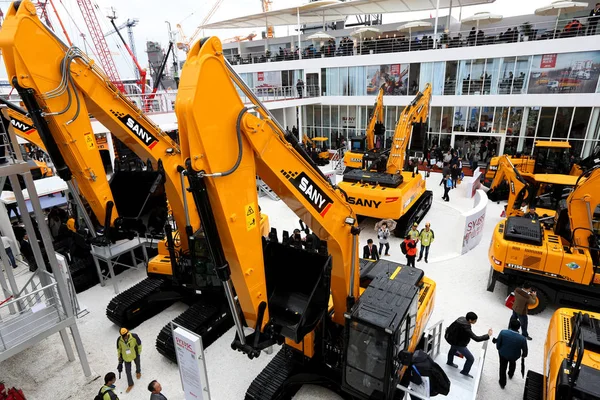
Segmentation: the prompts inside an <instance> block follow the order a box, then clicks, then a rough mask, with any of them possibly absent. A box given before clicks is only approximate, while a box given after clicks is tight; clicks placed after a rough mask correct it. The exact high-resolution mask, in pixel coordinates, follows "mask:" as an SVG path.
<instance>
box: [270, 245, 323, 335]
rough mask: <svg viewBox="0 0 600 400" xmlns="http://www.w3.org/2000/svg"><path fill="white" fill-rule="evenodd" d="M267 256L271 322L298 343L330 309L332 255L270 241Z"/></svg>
mask: <svg viewBox="0 0 600 400" xmlns="http://www.w3.org/2000/svg"><path fill="white" fill-rule="evenodd" d="M264 258H265V277H266V283H267V295H268V299H269V315H270V317H271V320H270V322H271V323H272V324H273V326H274V327H275V328H276V329H277V330H279V332H280V333H281V334H282V335H283V336H285V337H287V338H289V339H292V340H294V341H295V342H296V343H299V342H300V341H301V340H302V339H303V338H304V336H305V335H306V334H307V333H309V332H311V331H312V330H313V329H314V328H315V326H316V325H317V324H318V323H319V321H320V320H321V318H322V317H323V315H324V313H325V312H327V305H328V303H329V291H330V281H331V256H328V255H323V254H319V253H315V252H311V251H306V250H302V249H299V248H295V247H291V246H288V245H285V244H281V243H278V242H271V241H269V242H267V243H266V246H265V250H264Z"/></svg>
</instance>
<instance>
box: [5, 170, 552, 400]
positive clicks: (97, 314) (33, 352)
mask: <svg viewBox="0 0 600 400" xmlns="http://www.w3.org/2000/svg"><path fill="white" fill-rule="evenodd" d="M439 179H440V175H439V174H432V176H431V178H430V179H428V180H427V183H428V188H429V189H431V190H433V191H434V204H433V207H432V209H431V211H430V212H429V214H428V215H427V217H426V220H428V221H430V222H431V226H432V229H433V230H434V231H435V235H436V239H435V242H434V243H433V245H432V247H431V255H430V259H429V263H428V264H425V263H423V262H421V263H418V264H417V267H419V268H422V269H423V270H425V272H426V274H427V275H428V276H429V277H431V278H432V279H434V280H435V281H436V282H437V285H438V286H437V297H436V306H435V311H434V314H433V315H432V318H431V321H430V323H434V322H436V321H438V320H440V319H444V320H445V322H446V324H447V323H449V322H451V321H452V320H454V319H455V318H457V317H458V316H461V315H464V314H465V313H466V312H468V311H474V312H476V313H477V314H478V315H479V321H478V323H477V324H476V325H475V326H474V330H475V332H476V333H477V334H482V333H484V332H485V331H487V329H488V328H490V327H491V328H493V329H494V334H496V333H497V332H499V330H501V329H503V328H505V327H506V324H507V323H508V319H509V315H510V311H509V310H508V309H506V308H505V307H504V305H503V302H504V297H505V289H504V287H503V286H502V285H497V288H496V292H495V293H489V292H487V291H486V290H485V287H486V282H487V277H488V272H489V264H488V261H487V249H488V244H489V237H490V236H491V231H492V229H493V228H494V226H495V225H496V224H497V222H498V221H500V213H501V208H502V207H501V205H498V204H495V203H490V204H489V206H488V212H487V216H486V222H485V233H484V239H483V241H482V242H481V244H480V245H479V246H477V247H476V248H475V249H473V250H472V251H471V252H470V253H468V254H466V255H464V256H459V255H458V253H457V252H456V250H454V249H455V248H456V241H457V240H462V239H461V237H460V236H461V233H462V232H461V231H460V228H459V227H457V226H456V222H457V220H458V215H459V213H460V212H461V211H464V210H466V209H469V208H470V207H472V205H473V203H472V200H471V199H466V198H465V197H464V195H463V190H462V188H461V187H460V186H459V188H458V189H457V190H453V191H451V192H450V198H451V201H450V202H449V203H445V202H443V201H442V200H441V196H442V188H441V187H440V186H439V185H438V183H439ZM261 207H262V210H263V212H266V213H268V215H269V218H270V221H271V225H272V226H274V227H277V228H278V229H279V231H281V230H283V229H287V230H289V231H291V230H293V229H294V228H295V227H297V220H298V219H297V217H295V215H294V214H293V213H291V211H289V210H288V209H287V208H286V207H285V205H284V204H283V202H281V201H280V202H274V201H271V200H268V199H265V198H261ZM375 222H376V221H375V220H366V221H363V222H362V224H361V226H362V227H363V232H362V233H361V243H366V239H367V238H369V237H371V238H375V232H374V230H373V225H374V223H375ZM399 244H400V241H399V239H396V238H392V240H391V250H390V253H391V256H390V257H389V258H390V259H391V260H394V261H398V262H404V257H403V256H402V253H401V252H400V248H399ZM24 269H25V267H19V271H18V272H20V273H21V274H23V275H26V274H27V273H28V272H27V273H26V272H25V271H24ZM144 276H145V273H144V272H143V271H127V272H124V273H123V274H121V275H119V276H118V277H117V279H119V286H120V288H121V289H125V288H127V287H129V286H131V285H133V284H135V283H136V282H138V281H140V280H141V279H143V277H144ZM20 278H21V279H22V277H20ZM113 296H114V293H113V288H112V285H110V283H109V284H108V285H107V286H105V287H100V286H96V287H94V288H92V289H90V290H88V291H86V292H84V293H82V294H81V295H80V296H79V299H80V302H81V303H82V304H84V305H85V306H87V308H88V309H89V311H90V314H88V315H87V316H85V317H84V318H82V319H81V320H80V321H79V327H80V331H81V334H82V336H83V340H84V345H85V348H86V352H87V357H88V359H89V362H90V365H91V367H92V370H93V376H92V378H91V379H88V378H85V377H84V376H83V373H82V370H81V368H80V365H79V363H78V361H76V362H68V360H67V358H66V355H65V352H64V349H63V347H62V343H61V340H60V336H59V335H55V336H53V337H51V338H49V339H47V340H45V341H44V342H42V343H39V344H38V345H36V346H34V347H33V348H30V349H29V350H27V351H25V352H23V353H21V354H19V355H17V356H14V357H12V358H11V359H9V360H6V361H4V362H2V363H0V381H4V382H5V383H6V384H7V385H9V386H16V387H20V388H22V389H23V390H24V393H25V395H26V396H27V399H28V400H37V399H39V400H46V399H91V398H93V397H94V396H95V394H96V393H97V391H98V388H99V387H100V385H101V383H102V382H101V380H102V378H101V377H103V376H104V374H105V373H107V372H109V371H115V369H116V366H117V357H116V351H115V342H116V338H117V336H118V328H117V327H116V326H114V325H113V324H112V323H111V322H110V321H108V320H107V319H106V316H105V308H106V305H107V304H108V302H109V301H110V299H111V298H112V297H113ZM184 309H185V306H184V305H183V304H175V305H174V306H172V307H170V308H169V309H167V310H166V311H164V312H162V313H161V314H159V315H158V316H156V317H154V318H152V319H151V320H149V321H147V322H145V323H144V324H142V325H141V326H140V327H138V328H137V329H136V330H135V332H136V333H138V334H139V335H140V337H141V339H142V341H143V344H144V351H143V354H142V372H143V376H142V379H141V380H139V381H137V384H136V386H135V388H134V389H133V391H132V392H130V393H128V394H126V393H124V390H125V388H126V385H127V383H126V380H125V377H124V376H123V379H121V380H119V381H117V387H118V395H119V398H120V399H122V400H123V399H131V400H138V399H139V400H141V399H144V400H146V399H148V398H149V392H148V391H147V389H146V386H147V384H148V383H149V382H150V381H151V380H152V379H158V380H159V381H160V382H161V383H162V386H163V392H164V394H165V395H166V396H167V397H168V398H169V399H171V400H173V399H183V391H182V389H181V383H180V379H179V373H178V370H177V367H176V366H175V365H174V364H171V363H170V362H169V361H167V360H165V359H164V358H163V357H162V356H161V355H159V354H158V353H157V352H156V350H155V347H154V342H155V339H156V336H157V334H158V332H159V331H160V329H161V328H162V327H163V325H165V324H166V323H167V322H168V321H169V320H171V319H173V318H175V317H176V316H177V315H178V314H179V313H180V312H182V311H183V310H184ZM552 312H553V310H552V309H548V310H546V311H545V312H544V313H542V314H541V315H536V316H531V317H530V318H529V324H530V328H529V331H530V335H531V336H532V337H533V338H534V340H533V341H531V342H529V345H530V356H529V357H528V358H527V368H531V369H533V370H536V371H541V370H542V360H543V345H544V340H545V335H546V329H547V327H548V320H549V317H550V315H551V313H552ZM233 336H234V332H233V330H230V331H229V332H227V334H225V335H224V336H223V337H221V338H220V339H219V340H218V341H216V342H215V343H214V344H213V345H211V346H210V347H209V348H208V349H207V350H206V360H207V365H208V376H209V383H210V391H211V394H212V398H213V399H218V400H221V399H223V400H227V399H242V398H243V396H244V393H245V391H246V388H247V387H248V385H249V384H250V382H251V381H252V380H253V379H254V377H255V376H256V375H257V374H258V373H259V372H260V371H261V370H262V368H263V367H264V366H265V365H266V364H267V363H268V361H269V360H270V358H271V357H272V356H269V355H266V354H263V355H261V356H260V357H259V358H258V359H255V360H252V361H250V360H249V359H248V358H247V357H246V356H244V355H243V354H241V353H238V352H235V351H233V350H231V348H230V343H231V341H232V339H233ZM470 347H471V348H472V349H473V350H475V349H477V348H479V346H475V345H472V346H470ZM447 350H448V346H444V345H443V348H442V353H444V352H445V351H447ZM474 355H475V357H476V358H477V356H478V354H476V352H475V354H474ZM461 362H462V360H461ZM497 371H498V355H497V352H496V351H495V348H494V347H493V345H492V344H491V343H490V347H489V349H488V357H487V359H486V362H485V367H484V371H483V376H482V382H481V387H480V390H479V396H478V398H479V399H482V400H483V399H485V400H496V399H497V400H501V399H502V400H503V399H504V398H513V399H516V398H520V397H521V396H522V390H523V384H524V380H523V379H522V378H521V376H520V374H519V373H517V374H516V375H515V378H514V379H513V380H512V381H509V382H508V385H507V386H506V389H504V390H501V389H500V387H499V386H498V377H497V375H498V373H497ZM465 379H466V378H465ZM457 389H458V387H457ZM295 398H296V399H315V398H318V399H338V398H339V397H338V396H336V395H334V394H332V393H330V392H328V391H327V390H325V389H321V388H318V387H304V388H302V389H301V390H300V392H299V393H298V395H297V396H296V397H295Z"/></svg>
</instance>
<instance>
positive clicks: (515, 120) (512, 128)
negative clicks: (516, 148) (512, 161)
mask: <svg viewBox="0 0 600 400" xmlns="http://www.w3.org/2000/svg"><path fill="white" fill-rule="evenodd" d="M522 121H523V107H511V108H510V113H509V118H508V126H507V128H506V135H507V136H519V135H520V134H521V123H522Z"/></svg>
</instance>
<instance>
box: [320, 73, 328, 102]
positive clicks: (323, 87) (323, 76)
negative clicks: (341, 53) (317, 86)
mask: <svg viewBox="0 0 600 400" xmlns="http://www.w3.org/2000/svg"><path fill="white" fill-rule="evenodd" d="M326 94H327V68H321V96H325V95H326Z"/></svg>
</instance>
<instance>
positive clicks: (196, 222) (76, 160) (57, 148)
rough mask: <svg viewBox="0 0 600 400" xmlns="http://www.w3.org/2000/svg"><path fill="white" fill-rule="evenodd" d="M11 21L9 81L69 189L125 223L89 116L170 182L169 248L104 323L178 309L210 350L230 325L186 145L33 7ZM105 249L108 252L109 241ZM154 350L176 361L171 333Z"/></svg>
mask: <svg viewBox="0 0 600 400" xmlns="http://www.w3.org/2000/svg"><path fill="white" fill-rule="evenodd" d="M32 11H33V12H32ZM5 17H6V18H5V20H4V24H3V27H2V30H1V31H0V48H1V49H2V54H3V60H4V63H5V66H6V70H7V73H8V76H9V80H10V82H11V84H12V85H13V86H14V87H15V89H16V90H17V92H18V93H19V95H20V97H21V99H22V101H23V103H24V104H25V106H26V108H27V111H28V116H29V117H30V118H31V120H32V121H33V124H34V126H35V127H36V129H37V131H38V133H39V134H40V137H41V138H42V141H43V143H44V146H45V148H46V150H47V151H48V154H49V155H50V158H51V159H52V161H53V163H54V165H55V167H56V170H57V173H58V175H59V176H60V177H61V178H62V179H63V180H65V181H67V182H70V181H71V179H72V178H74V179H75V180H76V181H77V186H78V188H79V191H80V192H81V195H82V196H83V197H84V198H85V199H87V200H88V202H89V204H90V206H91V208H92V210H93V212H94V214H95V215H96V216H97V218H98V220H99V221H104V226H105V227H106V226H115V224H116V223H118V222H119V221H121V220H122V219H121V218H118V217H119V215H118V209H115V208H114V205H115V201H114V197H113V194H112V191H111V189H110V186H109V184H108V181H107V179H106V176H105V173H104V168H103V165H102V161H101V159H100V155H99V152H98V150H97V148H96V146H95V141H94V136H93V135H94V133H93V131H92V129H91V123H90V118H89V115H92V116H93V117H94V118H96V119H97V120H98V121H100V122H101V123H102V124H103V125H104V126H105V127H107V128H108V129H109V130H110V132H111V133H112V134H113V135H114V136H115V137H117V138H118V139H119V140H120V141H121V142H123V143H124V144H125V145H126V146H127V147H129V148H130V149H131V150H132V151H133V152H134V153H135V154H136V155H137V156H138V157H140V158H141V159H143V160H150V161H151V163H152V165H153V167H155V169H156V170H157V171H158V172H159V173H160V176H161V177H162V180H163V181H164V187H165V192H166V196H167V200H168V202H169V206H170V208H171V210H172V214H171V215H172V217H173V220H174V221H173V222H172V223H168V224H166V225H165V234H166V239H165V240H163V241H161V242H159V244H158V253H159V254H158V255H157V256H156V257H154V258H153V259H152V260H150V262H149V263H148V267H147V272H148V278H147V279H145V280H143V281H142V282H140V283H138V284H137V285H135V286H133V287H132V288H130V289H128V290H126V291H124V292H122V293H121V294H119V295H117V296H116V297H115V298H114V299H112V300H111V301H110V303H109V304H108V306H107V317H108V318H109V319H110V320H111V321H113V322H114V323H116V324H117V325H119V326H124V327H127V328H132V327H134V326H136V325H138V324H139V323H141V322H143V321H145V320H146V319H148V318H150V317H152V316H154V315H156V314H157V313H159V312H161V311H162V310H163V309H164V308H166V307H168V306H169V305H170V304H172V303H173V302H175V301H177V300H182V301H184V302H186V303H188V304H190V305H191V306H190V308H189V309H188V310H187V311H186V312H184V313H183V314H182V315H180V316H179V317H178V318H177V319H176V320H175V322H177V323H178V324H180V325H183V326H184V327H186V328H187V329H190V330H192V331H195V332H197V333H200V334H202V335H203V340H204V343H205V345H208V344H210V343H211V342H212V341H213V340H214V339H216V338H217V337H219V335H220V334H221V333H222V332H223V331H225V330H226V329H229V327H230V326H231V325H232V317H231V314H230V312H229V311H228V308H227V305H226V303H225V302H224V290H223V287H222V285H221V284H220V281H219V280H218V278H217V275H216V271H215V269H214V263H213V262H211V260H210V259H209V256H210V254H209V252H208V247H207V244H206V243H207V238H206V237H205V235H204V231H203V230H202V229H201V224H200V216H199V215H198V214H197V213H189V212H187V204H191V203H192V202H193V197H192V195H191V193H190V192H189V191H188V190H187V188H186V187H185V182H184V181H185V179H184V175H183V173H182V171H181V167H182V165H185V164H184V160H183V158H182V151H184V150H185V149H186V148H187V146H189V144H188V143H182V145H181V146H180V145H179V144H178V143H176V142H175V141H174V140H173V139H171V138H170V137H169V136H168V135H167V134H166V133H164V132H163V131H162V130H161V129H160V128H158V127H157V126H156V125H155V124H154V123H152V121H150V119H149V118H148V117H147V116H145V115H144V114H143V112H142V111H141V110H140V109H139V108H138V107H137V106H136V105H135V104H134V103H133V102H131V101H130V100H129V99H128V98H127V97H125V96H124V95H123V94H122V93H120V92H119V90H118V89H117V88H116V87H115V86H114V85H113V84H112V83H111V81H110V79H108V77H106V75H105V74H104V73H103V72H102V71H101V70H100V69H99V68H98V67H97V66H96V65H95V63H94V62H93V61H92V60H90V59H89V58H88V56H87V55H86V54H85V53H84V52H82V51H81V50H79V49H77V48H75V47H70V48H69V47H68V46H67V45H65V44H64V43H63V42H61V41H60V40H59V39H58V38H57V37H56V36H55V35H54V34H53V33H52V32H51V31H50V30H49V29H48V28H47V27H46V26H45V25H44V24H43V23H42V22H41V21H40V20H39V18H38V17H37V15H36V13H35V6H34V4H33V3H32V2H31V1H22V2H15V3H12V5H11V6H10V7H9V10H8V11H7V13H6V16H5ZM42 61H43V62H42ZM215 115H217V114H215ZM198 157H201V155H198ZM252 182H253V184H255V179H253V180H252ZM157 184H158V182H157ZM139 206H140V207H141V206H142V204H139ZM254 221H255V223H256V225H257V226H258V227H264V226H268V222H267V219H266V218H265V216H264V215H263V214H261V213H260V212H259V211H258V208H256V210H255V211H254ZM108 232H109V233H110V230H108ZM104 239H105V242H106V243H108V242H110V241H111V238H110V234H109V235H107V236H105V237H104ZM157 347H158V350H159V352H161V353H162V354H164V355H166V356H167V357H168V358H170V359H172V360H174V359H175V353H174V348H173V341H172V339H171V330H170V326H169V325H166V326H165V328H163V330H162V332H161V333H160V335H159V337H158V339H157Z"/></svg>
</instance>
